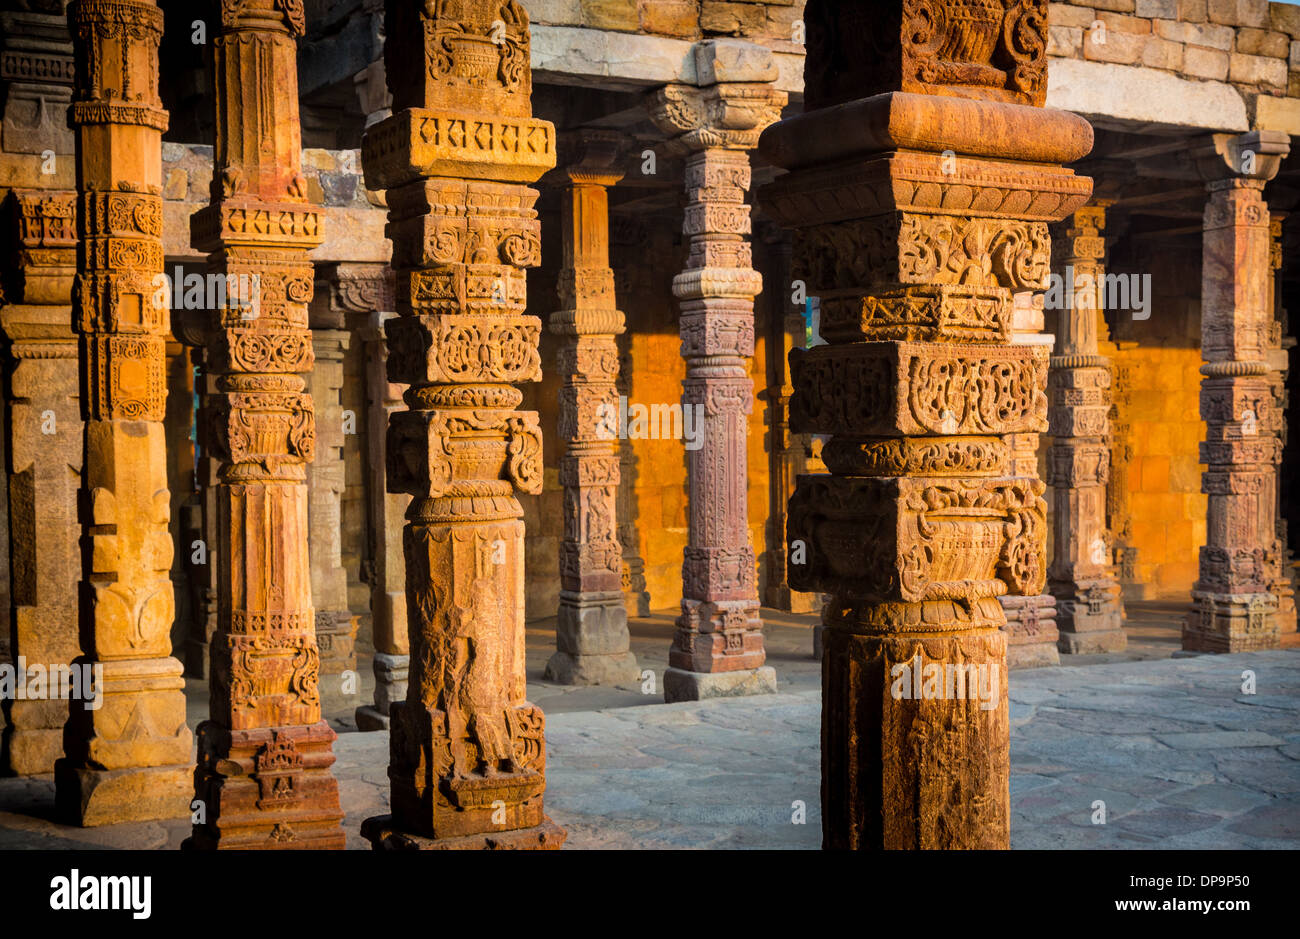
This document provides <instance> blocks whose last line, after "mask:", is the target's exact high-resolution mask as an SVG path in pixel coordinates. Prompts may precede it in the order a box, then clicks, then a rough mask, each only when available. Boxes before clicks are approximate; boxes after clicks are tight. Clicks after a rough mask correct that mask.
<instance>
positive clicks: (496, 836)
mask: <svg viewBox="0 0 1300 939" xmlns="http://www.w3.org/2000/svg"><path fill="white" fill-rule="evenodd" d="M431 8H432V5H428V6H421V5H420V4H416V3H409V2H404V0H389V3H388V6H387V15H386V16H385V19H384V24H385V34H386V36H387V39H386V41H385V44H384V57H385V62H386V66H387V68H386V71H387V73H388V81H389V90H390V91H391V92H392V95H393V116H392V117H390V118H388V119H386V120H384V121H381V122H380V123H378V124H375V125H374V126H373V127H371V128H370V129H369V130H368V131H367V132H366V136H365V138H364V141H363V144H362V159H363V161H364V163H365V171H366V185H367V187H368V188H370V189H386V190H388V193H387V197H388V206H389V212H388V219H389V221H388V233H389V235H390V237H391V238H392V241H393V261H392V263H393V269H394V271H395V272H396V277H397V313H398V316H396V317H395V318H393V319H392V320H389V322H388V323H387V325H386V331H387V335H388V376H389V378H390V379H392V380H393V381H398V382H407V383H409V384H410V386H411V387H410V388H409V389H408V390H407V392H406V395H405V398H406V403H407V405H408V406H409V408H410V410H407V411H396V412H394V413H393V415H392V418H391V422H390V423H389V427H388V443H387V446H388V451H387V465H388V488H389V490H390V491H393V492H404V493H409V494H411V495H412V496H414V498H413V499H412V500H411V506H410V508H409V510H408V511H407V513H406V514H407V520H408V522H407V525H406V528H405V530H404V531H403V546H404V549H405V555H406V606H407V614H408V620H407V625H408V628H409V631H410V636H409V638H410V646H411V671H410V686H409V690H408V693H407V696H406V700H405V701H404V702H402V703H400V704H395V705H394V706H393V708H392V712H391V719H392V727H391V750H390V760H389V767H388V777H389V779H390V780H391V781H392V799H391V804H392V815H389V816H380V817H376V818H370V819H367V820H366V821H365V823H363V825H362V829H361V831H362V834H363V835H364V836H365V837H367V838H369V839H370V840H371V842H372V843H373V844H374V845H375V847H376V848H377V849H397V850H405V849H417V850H418V849H425V848H494V847H509V848H554V847H559V846H560V844H561V843H562V842H563V841H564V837H565V833H564V831H563V829H561V828H559V827H558V826H556V825H554V824H553V823H552V822H551V821H550V819H548V818H547V817H546V815H545V813H544V812H543V806H542V798H543V793H544V791H545V789H546V746H545V734H544V719H543V716H542V711H541V709H540V708H538V707H536V706H534V705H532V704H530V703H529V702H528V701H527V699H526V695H525V692H526V688H525V673H524V596H523V590H524V570H523V561H524V523H523V520H522V519H523V509H522V508H521V507H520V505H519V501H518V500H517V499H516V498H515V490H519V491H521V492H526V493H530V494H534V495H535V494H537V493H538V492H540V491H541V488H542V435H541V430H540V429H539V427H538V424H537V414H536V412H534V411H520V410H517V408H518V407H519V404H520V403H521V402H522V401H523V393H522V392H521V391H520V390H519V389H518V388H515V387H513V385H514V384H515V383H517V382H526V381H537V380H538V379H539V378H540V377H541V359H540V356H539V354H538V351H537V344H538V340H539V339H540V337H541V320H539V319H538V318H537V317H535V316H528V315H526V314H525V312H524V307H525V302H526V289H525V280H524V269H525V268H528V267H534V266H536V265H537V263H538V262H539V260H540V256H541V236H540V223H539V222H538V220H537V213H536V212H535V210H534V209H533V205H534V203H535V202H536V200H537V191H536V190H535V189H531V188H529V187H528V186H526V185H525V184H526V183H529V182H534V181H536V180H537V179H539V178H540V177H541V176H542V174H543V173H545V172H546V171H547V170H548V169H550V168H551V167H553V166H554V165H555V129H554V127H552V125H551V124H549V123H547V122H545V121H538V120H533V119H532V117H531V114H532V104H531V101H530V96H531V91H532V74H531V71H530V66H529V35H528V16H527V14H526V13H525V12H524V10H523V8H522V7H521V6H519V4H518V3H516V2H515V0H465V2H463V3H461V4H459V5H458V6H456V7H455V14H456V15H455V18H453V17H452V16H451V15H450V14H449V13H448V12H447V11H448V10H449V9H451V5H445V6H440V7H438V8H437V9H431Z"/></svg>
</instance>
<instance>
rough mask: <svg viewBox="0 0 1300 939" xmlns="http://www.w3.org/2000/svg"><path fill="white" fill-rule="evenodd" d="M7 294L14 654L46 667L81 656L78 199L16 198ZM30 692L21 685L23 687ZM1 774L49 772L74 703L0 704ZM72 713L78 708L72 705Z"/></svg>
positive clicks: (38, 194) (2, 316)
mask: <svg viewBox="0 0 1300 939" xmlns="http://www.w3.org/2000/svg"><path fill="white" fill-rule="evenodd" d="M10 203H11V205H12V207H13V219H12V224H13V228H12V229H11V232H12V235H11V237H12V238H13V243H14V245H15V246H16V250H15V251H14V254H13V256H11V257H8V258H5V259H4V260H5V265H4V266H5V267H6V268H9V269H10V270H11V271H12V273H13V276H12V277H9V278H6V281H7V282H8V284H9V293H8V295H7V296H6V297H4V303H3V306H0V327H2V328H3V329H4V332H5V336H6V337H7V338H8V340H9V352H10V356H11V365H10V368H11V371H10V372H9V375H8V376H7V381H6V404H7V409H6V410H7V415H6V420H7V422H8V425H9V430H8V439H7V440H6V441H5V443H6V449H7V450H8V451H9V465H8V467H7V469H8V470H9V474H8V477H9V564H10V578H9V582H10V589H11V597H12V602H13V619H12V623H13V626H12V635H13V640H14V642H13V647H12V651H13V657H14V662H15V664H16V663H17V661H18V660H19V658H21V659H22V660H23V661H24V662H25V664H26V665H27V666H28V667H29V668H30V666H32V665H39V666H40V667H41V668H42V669H43V670H46V671H47V672H48V670H49V669H50V667H51V666H54V665H66V664H68V663H70V662H72V661H73V660H74V659H75V658H77V656H78V655H80V654H81V647H80V642H79V638H78V636H77V594H76V590H75V589H74V587H73V585H74V584H75V583H76V582H77V580H78V579H79V578H80V576H81V557H80V553H79V551H78V535H79V532H78V530H77V490H78V488H79V487H80V485H81V464H82V458H83V454H82V446H83V439H82V434H83V426H82V422H81V412H80V407H79V403H78V399H79V397H80V395H79V390H78V383H79V379H80V370H79V369H78V367H77V340H76V337H75V336H73V334H72V309H71V305H72V287H73V282H74V280H75V279H76V274H77V258H76V245H77V221H76V218H77V211H76V210H77V194H76V193H75V192H52V191H39V190H15V191H14V192H13V194H12V196H11V197H10ZM24 686H26V683H24ZM3 703H4V708H5V716H6V718H7V724H8V726H7V727H6V728H5V738H4V761H3V768H4V769H5V770H7V771H9V772H12V773H14V774H17V775H20V776H25V775H31V774H35V773H50V772H53V771H54V763H55V761H56V760H57V759H58V758H59V757H60V756H61V755H62V754H63V725H64V724H65V723H66V722H67V720H68V705H69V702H68V701H66V700H62V699H57V698H54V699H51V698H44V699H30V700H29V699H26V698H23V699H18V700H15V699H14V698H12V697H10V696H9V695H6V696H5V700H4V702H3ZM73 706H74V707H80V706H81V704H80V703H78V702H73Z"/></svg>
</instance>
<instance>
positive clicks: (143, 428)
mask: <svg viewBox="0 0 1300 939" xmlns="http://www.w3.org/2000/svg"><path fill="white" fill-rule="evenodd" d="M68 24H69V26H70V28H71V31H72V38H73V47H74V50H75V54H76V62H77V78H76V86H75V92H74V96H73V103H72V107H71V111H70V114H69V122H70V123H71V124H72V126H73V127H74V128H75V131H76V136H77V189H78V192H79V202H78V209H77V230H78V235H79V237H80V241H81V244H80V246H79V247H78V249H77V275H78V283H77V285H76V287H75V288H74V290H73V311H72V312H73V324H74V327H75V329H76V331H77V333H78V336H79V351H80V359H81V367H82V384H81V391H82V398H81V411H82V417H83V419H84V420H85V422H86V423H85V463H84V466H83V470H82V474H83V475H82V483H83V487H84V491H83V492H82V493H81V499H80V511H81V513H82V515H81V524H82V538H83V541H82V546H83V554H82V560H83V570H82V573H83V580H82V583H81V590H80V595H79V597H78V600H79V603H80V630H81V645H82V652H83V655H84V659H85V661H86V663H87V664H88V665H90V666H91V667H92V668H94V669H102V676H103V677H102V681H100V682H99V685H100V688H101V694H100V700H99V701H98V702H97V703H98V704H99V707H98V708H96V709H93V710H87V709H84V708H77V707H73V708H72V710H71V712H70V717H69V720H68V724H67V728H66V730H65V733H64V752H65V754H66V758H65V759H62V760H59V761H58V763H57V764H56V765H55V770H54V772H55V798H56V802H57V806H58V810H59V814H60V815H62V816H63V817H64V818H66V819H69V820H70V821H73V822H75V823H77V824H81V825H102V824H106V823H111V822H122V821H138V820H142V819H151V818H171V817H176V816H180V815H184V814H187V813H188V811H189V808H188V806H189V792H188V790H189V774H190V766H189V762H190V747H191V745H192V743H193V738H192V736H191V734H190V730H189V728H188V727H187V726H186V725H185V696H184V694H183V693H182V689H183V688H184V680H183V679H182V678H181V663H180V662H178V661H177V660H176V659H174V658H172V656H171V636H170V631H171V627H172V621H173V619H174V613H175V598H174V596H173V590H172V582H171V577H170V571H171V563H172V550H173V548H172V540H171V536H170V534H169V532H168V530H167V523H168V516H169V513H170V508H171V506H170V498H171V496H170V494H169V493H168V491H167V454H166V440H165V434H164V430H163V420H164V418H165V411H166V403H167V401H166V398H167V386H166V379H165V372H164V347H165V345H166V336H167V333H168V329H169V313H170V310H169V309H168V305H167V292H166V289H165V288H162V289H160V287H159V284H160V282H161V281H162V278H161V274H162V268H163V252H162V214H163V213H162V187H161V175H162V157H161V136H162V132H163V131H164V130H165V129H166V127H167V112H166V111H164V110H163V109H162V101H161V100H160V99H159V97H158V43H159V41H160V40H161V38H162V29H163V15H162V11H161V10H159V9H158V7H157V6H156V5H155V4H154V3H153V2H149V0H74V2H73V3H72V4H71V6H70V7H69V9H68Z"/></svg>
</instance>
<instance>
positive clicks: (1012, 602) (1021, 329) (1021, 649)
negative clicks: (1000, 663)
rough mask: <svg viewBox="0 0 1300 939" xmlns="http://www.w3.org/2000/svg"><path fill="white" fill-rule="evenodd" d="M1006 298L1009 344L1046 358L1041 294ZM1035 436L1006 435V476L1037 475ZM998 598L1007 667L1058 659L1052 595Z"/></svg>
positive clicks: (1048, 339)
mask: <svg viewBox="0 0 1300 939" xmlns="http://www.w3.org/2000/svg"><path fill="white" fill-rule="evenodd" d="M1011 300H1012V310H1013V313H1012V324H1011V344H1012V345H1019V346H1024V347H1025V348H1027V349H1029V350H1031V351H1032V352H1033V355H1034V357H1035V358H1036V359H1040V360H1042V361H1043V362H1046V361H1047V360H1048V359H1049V358H1050V357H1051V352H1052V343H1053V342H1054V341H1055V339H1056V337H1055V336H1052V335H1050V334H1048V333H1044V332H1043V308H1042V299H1041V296H1040V295H1035V294H1034V293H1031V292H1028V291H1024V292H1020V293H1016V294H1014V295H1012V298H1011ZM1045 372H1046V370H1043V374H1045ZM1042 390H1043V391H1046V390H1047V389H1046V387H1044V388H1043V389H1042ZM1038 441H1039V435H1038V434H1034V433H1022V434H1009V435H1008V436H1007V446H1008V448H1009V450H1010V461H1011V462H1010V474H1011V475H1012V476H1022V477H1034V478H1038ZM998 601H999V602H1000V603H1001V604H1002V612H1003V613H1005V614H1006V617H1007V625H1006V634H1007V667H1008V668H1037V667H1041V666H1045V665H1060V664H1061V657H1060V653H1059V652H1058V651H1057V648H1056V643H1057V640H1058V639H1059V638H1060V634H1059V633H1058V632H1057V629H1056V598H1055V597H1053V596H1052V595H1051V594H1050V593H1038V594H1034V595H1032V596H1027V597H1021V596H1013V595H1011V594H1004V595H1003V596H1001V597H999V598H998Z"/></svg>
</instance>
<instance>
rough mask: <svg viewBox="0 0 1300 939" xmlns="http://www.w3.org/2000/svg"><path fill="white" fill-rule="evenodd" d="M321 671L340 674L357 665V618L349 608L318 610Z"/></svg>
mask: <svg viewBox="0 0 1300 939" xmlns="http://www.w3.org/2000/svg"><path fill="white" fill-rule="evenodd" d="M316 646H317V648H318V649H319V651H320V673H321V674H322V675H339V674H342V673H343V672H344V671H351V670H354V669H355V668H356V667H357V618H356V617H355V616H353V615H352V614H351V613H350V612H349V611H347V610H317V611H316Z"/></svg>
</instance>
